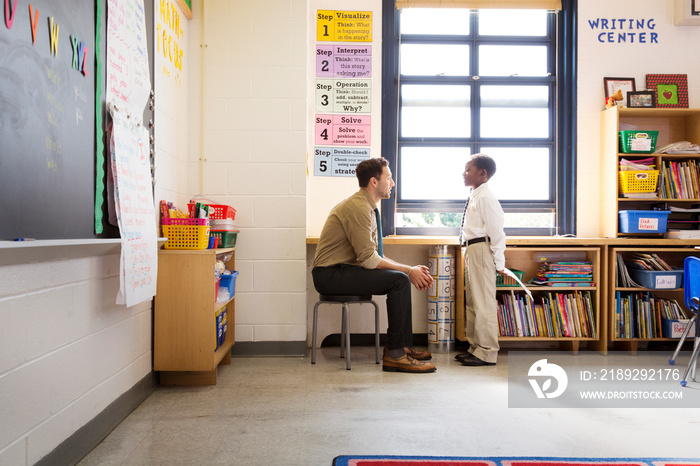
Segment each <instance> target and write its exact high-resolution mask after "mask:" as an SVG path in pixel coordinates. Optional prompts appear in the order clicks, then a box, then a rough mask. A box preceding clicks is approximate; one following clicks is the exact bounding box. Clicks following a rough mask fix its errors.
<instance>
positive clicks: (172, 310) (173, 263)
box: [153, 248, 236, 385]
mask: <svg viewBox="0 0 700 466" xmlns="http://www.w3.org/2000/svg"><path fill="white" fill-rule="evenodd" d="M227 254H230V255H231V258H230V260H228V262H226V266H227V268H228V269H229V270H231V271H234V270H235V263H236V262H235V248H220V249H203V250H191V249H160V250H159V253H158V294H157V295H156V298H155V316H154V329H153V330H154V344H153V359H154V362H153V369H154V370H156V371H160V383H161V384H163V385H214V384H216V368H217V366H218V365H219V364H220V363H224V364H230V363H231V347H232V346H233V344H234V332H235V302H234V299H233V298H231V300H229V301H227V302H223V303H217V302H216V279H215V264H216V260H217V256H218V258H219V259H222V258H224V256H225V255H227ZM223 307H226V310H227V314H228V331H227V332H226V339H225V341H224V343H223V344H222V345H221V346H220V347H219V348H218V349H216V351H215V348H216V317H215V313H216V311H218V310H219V309H221V308H223Z"/></svg>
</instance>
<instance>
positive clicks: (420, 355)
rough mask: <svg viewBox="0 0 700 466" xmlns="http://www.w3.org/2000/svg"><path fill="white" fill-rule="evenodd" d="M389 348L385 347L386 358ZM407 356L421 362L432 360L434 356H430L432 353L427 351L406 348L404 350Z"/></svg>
mask: <svg viewBox="0 0 700 466" xmlns="http://www.w3.org/2000/svg"><path fill="white" fill-rule="evenodd" d="M387 350H388V348H387V347H386V346H385V347H384V356H386V352H387ZM403 350H404V351H405V352H406V354H407V355H409V356H411V357H412V358H413V359H417V360H419V361H427V360H428V359H431V358H432V357H433V355H432V354H430V351H425V350H419V349H416V348H409V347H405V348H404V349H403Z"/></svg>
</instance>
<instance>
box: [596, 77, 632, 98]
mask: <svg viewBox="0 0 700 466" xmlns="http://www.w3.org/2000/svg"><path fill="white" fill-rule="evenodd" d="M603 85H604V86H605V99H606V100H607V99H608V97H610V96H611V95H613V94H614V93H615V92H617V90H618V89H620V90H622V98H623V99H624V98H625V96H627V93H628V92H634V91H636V90H637V88H636V86H635V79H634V78H603Z"/></svg>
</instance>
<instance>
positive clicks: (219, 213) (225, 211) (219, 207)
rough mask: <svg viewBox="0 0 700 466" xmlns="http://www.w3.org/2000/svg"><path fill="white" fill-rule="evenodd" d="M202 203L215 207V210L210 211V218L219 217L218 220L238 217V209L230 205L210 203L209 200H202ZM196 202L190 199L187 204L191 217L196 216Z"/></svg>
mask: <svg viewBox="0 0 700 466" xmlns="http://www.w3.org/2000/svg"><path fill="white" fill-rule="evenodd" d="M200 204H202V205H208V206H209V207H211V208H213V210H210V212H209V218H210V219H217V220H224V219H227V218H229V219H231V220H235V219H236V209H234V208H233V207H231V206H230V205H225V204H209V203H208V202H200ZM196 205H197V204H196V202H192V201H190V203H189V204H187V208H188V210H189V213H190V217H194V210H195V206H196Z"/></svg>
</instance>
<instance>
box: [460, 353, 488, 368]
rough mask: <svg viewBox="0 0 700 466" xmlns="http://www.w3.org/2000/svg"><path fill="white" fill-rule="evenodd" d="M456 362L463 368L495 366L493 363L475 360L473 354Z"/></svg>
mask: <svg viewBox="0 0 700 466" xmlns="http://www.w3.org/2000/svg"><path fill="white" fill-rule="evenodd" d="M458 361H459V362H461V363H462V365H463V366H470V367H474V366H495V365H496V363H495V362H486V361H482V360H481V359H479V358H477V357H476V356H474V355H473V354H469V355H468V356H466V357H464V358H460V359H458Z"/></svg>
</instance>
